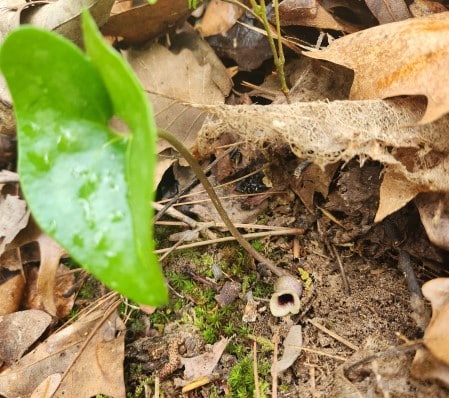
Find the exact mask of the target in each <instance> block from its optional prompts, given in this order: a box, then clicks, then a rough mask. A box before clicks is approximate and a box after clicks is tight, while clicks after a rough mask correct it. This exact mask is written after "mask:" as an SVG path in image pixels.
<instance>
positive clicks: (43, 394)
mask: <svg viewBox="0 0 449 398" xmlns="http://www.w3.org/2000/svg"><path fill="white" fill-rule="evenodd" d="M60 383H61V375H60V374H59V373H55V374H52V375H50V376H48V377H47V378H46V379H45V380H44V381H43V382H42V383H41V384H39V386H37V387H36V389H35V390H34V391H33V393H32V394H31V397H30V398H52V397H53V394H54V392H55V391H56V389H57V388H58V386H59V384H60Z"/></svg>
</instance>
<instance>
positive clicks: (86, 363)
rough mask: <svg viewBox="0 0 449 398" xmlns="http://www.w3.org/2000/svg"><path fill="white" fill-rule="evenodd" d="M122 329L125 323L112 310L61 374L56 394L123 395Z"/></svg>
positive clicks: (74, 397) (69, 396)
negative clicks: (77, 356) (74, 360)
mask: <svg viewBox="0 0 449 398" xmlns="http://www.w3.org/2000/svg"><path fill="white" fill-rule="evenodd" d="M124 331H125V325H124V323H123V322H122V320H121V319H120V317H119V316H118V315H117V314H116V313H114V314H112V315H111V316H110V317H109V318H108V320H107V321H106V322H105V323H104V324H103V325H102V326H101V328H100V329H99V330H98V331H97V332H96V333H95V335H94V336H93V338H92V340H91V341H90V342H89V344H88V345H87V346H86V347H85V348H84V350H83V351H82V354H81V356H80V357H79V358H78V359H77V360H76V362H75V364H74V365H73V366H72V367H71V368H70V370H69V371H68V373H67V374H66V377H65V378H63V380H62V382H61V384H60V385H59V388H58V389H57V392H56V394H57V395H56V396H57V397H64V398H80V397H92V396H97V395H98V394H102V395H106V396H110V397H125V396H126V393H125V381H124V375H123V361H124V358H125V332H124ZM119 332H120V333H119ZM80 380H82V383H80Z"/></svg>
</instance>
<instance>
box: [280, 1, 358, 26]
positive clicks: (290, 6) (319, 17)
mask: <svg viewBox="0 0 449 398" xmlns="http://www.w3.org/2000/svg"><path fill="white" fill-rule="evenodd" d="M279 19H280V22H281V26H289V25H294V26H310V27H313V28H318V29H333V30H341V31H343V32H349V33H350V32H356V31H358V30H359V28H358V27H356V26H354V25H351V24H349V23H346V22H344V21H341V20H340V21H337V20H335V18H334V17H333V16H332V14H331V13H330V12H328V11H327V10H326V9H325V8H324V7H323V6H322V5H321V4H319V3H318V2H317V1H316V0H284V1H282V2H281V3H280V4H279ZM272 22H273V23H274V22H275V20H274V16H273V17H272Z"/></svg>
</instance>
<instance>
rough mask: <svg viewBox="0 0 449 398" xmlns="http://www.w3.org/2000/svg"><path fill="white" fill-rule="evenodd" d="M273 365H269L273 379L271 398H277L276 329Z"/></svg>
mask: <svg viewBox="0 0 449 398" xmlns="http://www.w3.org/2000/svg"><path fill="white" fill-rule="evenodd" d="M273 343H274V350H273V363H272V365H271V378H272V379H273V382H272V386H271V396H272V398H277V396H278V348H279V328H276V330H275V332H274V335H273Z"/></svg>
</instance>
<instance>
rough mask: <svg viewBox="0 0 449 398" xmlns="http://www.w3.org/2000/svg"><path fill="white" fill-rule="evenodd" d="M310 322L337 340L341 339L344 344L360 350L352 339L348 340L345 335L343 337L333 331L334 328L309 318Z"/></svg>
mask: <svg viewBox="0 0 449 398" xmlns="http://www.w3.org/2000/svg"><path fill="white" fill-rule="evenodd" d="M308 322H310V323H311V324H312V325H313V326H315V327H316V328H317V329H320V330H321V331H322V332H324V333H326V334H328V335H329V336H331V337H333V338H334V339H335V340H337V341H339V342H340V343H342V344H344V345H345V346H346V347H349V348H350V349H351V350H354V351H358V350H359V347H357V346H356V345H355V344H352V343H351V342H350V341H348V340H346V339H345V338H344V337H341V336H340V335H338V334H337V333H335V332H333V331H332V330H329V329H328V328H326V327H325V326H323V325H321V324H320V323H318V322H317V321H315V320H314V319H308Z"/></svg>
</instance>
